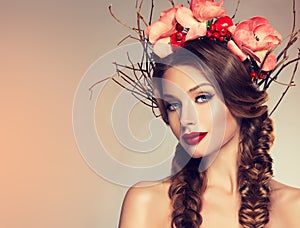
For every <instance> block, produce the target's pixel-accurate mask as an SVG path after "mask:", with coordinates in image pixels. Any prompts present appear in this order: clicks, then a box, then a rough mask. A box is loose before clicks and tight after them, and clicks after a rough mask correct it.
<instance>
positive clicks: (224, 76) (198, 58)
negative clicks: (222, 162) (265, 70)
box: [153, 39, 274, 228]
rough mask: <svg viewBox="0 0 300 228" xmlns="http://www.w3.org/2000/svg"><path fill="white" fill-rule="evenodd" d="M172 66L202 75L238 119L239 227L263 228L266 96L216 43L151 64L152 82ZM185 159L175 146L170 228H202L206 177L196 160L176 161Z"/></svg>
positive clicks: (192, 45)
mask: <svg viewBox="0 0 300 228" xmlns="http://www.w3.org/2000/svg"><path fill="white" fill-rule="evenodd" d="M176 65H189V66H193V67H196V68H197V69H199V70H200V71H201V72H203V74H204V75H205V76H206V77H207V79H208V80H209V81H211V82H212V84H213V85H216V90H217V92H218V93H219V94H220V95H221V96H222V95H223V98H224V102H225V104H226V106H227V107H228V109H229V110H230V111H231V113H232V114H233V116H234V117H235V118H237V119H239V120H240V123H241V127H240V145H239V148H238V150H239V157H240V159H239V167H238V180H237V181H238V184H239V191H240V195H241V207H240V210H239V222H240V224H241V225H242V226H243V227H245V228H250V227H251V228H253V227H255V228H262V227H264V226H265V225H266V224H267V223H268V222H269V206H270V199H269V197H270V189H269V181H270V179H271V177H272V175H273V172H272V159H271V157H270V155H269V150H270V147H271V145H272V143H273V140H274V137H273V134H272V132H273V126H272V121H271V119H270V118H269V116H268V113H267V106H266V105H264V103H265V102H266V100H267V93H266V92H265V91H260V90H259V89H258V88H257V87H256V86H255V84H254V83H253V82H252V80H251V78H250V76H249V73H248V71H247V68H246V67H245V65H244V64H243V63H242V62H241V61H240V60H239V59H238V58H237V57H236V56H235V55H233V54H232V53H231V52H230V51H229V50H228V49H227V48H226V47H225V46H224V44H222V43H218V42H215V41H211V40H205V39H203V40H199V39H198V40H193V41H188V42H186V44H185V47H184V48H183V49H182V48H181V49H178V50H176V51H175V52H174V53H173V54H171V55H170V56H168V57H166V58H165V59H163V60H159V61H157V62H156V64H155V69H154V74H153V78H154V79H155V78H163V75H164V73H165V71H166V70H167V69H168V68H170V67H172V66H176ZM154 85H155V88H156V90H157V91H156V93H161V92H162V88H161V85H160V84H159V83H158V82H155V80H154ZM158 97H159V95H158ZM157 101H158V104H159V109H160V112H161V114H162V118H163V120H164V121H165V122H166V123H167V124H168V116H167V113H166V109H165V107H164V102H163V101H162V100H160V99H159V98H158V99H157ZM187 156H188V155H187V153H186V152H185V151H184V149H183V148H182V147H181V146H180V145H178V146H177V148H176V152H175V156H174V159H173V167H172V169H173V172H174V175H173V176H172V177H171V185H170V188H169V197H170V199H171V201H172V205H173V212H172V227H174V225H175V226H176V227H177V228H196V227H199V226H200V225H201V224H202V216H201V214H200V212H201V207H202V200H201V196H202V194H203V192H204V191H205V187H206V182H207V180H206V173H205V171H203V172H199V164H200V162H201V158H199V159H194V158H189V159H188V162H182V160H184V159H185V160H187V159H186V157H187ZM183 158H184V159H183Z"/></svg>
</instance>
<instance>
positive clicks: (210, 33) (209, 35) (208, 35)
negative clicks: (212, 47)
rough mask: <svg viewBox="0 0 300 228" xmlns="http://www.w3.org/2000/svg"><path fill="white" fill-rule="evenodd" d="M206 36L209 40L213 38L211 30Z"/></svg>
mask: <svg viewBox="0 0 300 228" xmlns="http://www.w3.org/2000/svg"><path fill="white" fill-rule="evenodd" d="M206 36H207V38H210V37H211V36H212V32H211V31H210V30H207V32H206Z"/></svg>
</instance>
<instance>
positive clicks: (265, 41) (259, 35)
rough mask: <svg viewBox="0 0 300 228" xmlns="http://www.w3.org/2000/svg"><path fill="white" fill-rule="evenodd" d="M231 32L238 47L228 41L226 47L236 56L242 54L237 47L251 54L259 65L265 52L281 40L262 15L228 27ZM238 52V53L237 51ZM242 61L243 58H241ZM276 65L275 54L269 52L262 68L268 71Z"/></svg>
mask: <svg viewBox="0 0 300 228" xmlns="http://www.w3.org/2000/svg"><path fill="white" fill-rule="evenodd" d="M229 31H230V32H231V33H232V39H233V40H234V42H235V43H236V45H237V46H238V47H235V45H233V44H232V43H228V44H229V45H228V48H229V49H230V50H231V51H233V53H235V54H236V55H238V56H242V55H241V53H240V51H238V50H237V48H239V49H240V50H241V51H242V52H243V53H245V54H248V55H250V56H252V57H253V58H254V59H255V60H256V61H257V63H258V64H259V65H261V63H262V62H263V60H264V58H265V56H266V54H267V52H269V51H272V50H273V49H274V48H276V47H277V46H278V45H279V44H280V42H281V39H282V38H281V35H280V34H279V33H278V32H277V31H276V30H274V29H273V28H272V26H271V25H270V23H269V21H268V20H267V19H265V18H263V17H252V18H250V19H249V20H246V21H243V22H241V23H239V24H238V25H237V26H231V27H229ZM237 52H239V54H238V53H237ZM241 60H242V61H243V59H241ZM275 65H276V56H275V54H274V53H270V54H269V55H268V56H267V58H266V60H265V62H264V64H263V66H260V67H262V70H264V71H270V70H272V69H274V67H275Z"/></svg>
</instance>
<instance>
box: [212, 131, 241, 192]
mask: <svg viewBox="0 0 300 228" xmlns="http://www.w3.org/2000/svg"><path fill="white" fill-rule="evenodd" d="M238 145H239V134H238V133H236V134H235V135H234V136H233V138H232V139H231V140H230V141H229V142H228V143H226V144H225V145H224V146H223V147H222V148H221V149H220V151H218V154H217V155H214V160H213V161H212V162H211V165H210V166H209V168H208V169H207V180H208V182H207V189H209V188H210V189H211V188H214V189H218V190H221V191H223V192H224V193H226V194H229V195H237V194H238V159H239V155H238ZM208 159H209V158H208Z"/></svg>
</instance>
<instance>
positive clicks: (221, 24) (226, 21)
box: [215, 16, 233, 31]
mask: <svg viewBox="0 0 300 228" xmlns="http://www.w3.org/2000/svg"><path fill="white" fill-rule="evenodd" d="M232 25H233V22H232V19H231V18H230V17H228V16H224V17H220V18H219V19H218V20H216V22H215V26H216V30H217V31H221V30H222V29H223V28H226V29H227V28H228V27H230V26H232Z"/></svg>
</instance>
